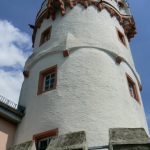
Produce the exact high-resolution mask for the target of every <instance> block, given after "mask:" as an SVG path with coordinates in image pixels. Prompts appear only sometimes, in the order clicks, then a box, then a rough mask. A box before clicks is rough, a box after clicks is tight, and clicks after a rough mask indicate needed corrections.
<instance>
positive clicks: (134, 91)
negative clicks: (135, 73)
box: [126, 74, 140, 102]
mask: <svg viewBox="0 0 150 150" xmlns="http://www.w3.org/2000/svg"><path fill="white" fill-rule="evenodd" d="M126 77H127V82H128V88H129V93H130V95H131V97H133V98H134V99H135V100H136V101H137V102H140V98H139V94H138V90H137V86H136V84H135V82H134V81H133V80H132V78H131V77H130V76H129V75H128V74H126Z"/></svg>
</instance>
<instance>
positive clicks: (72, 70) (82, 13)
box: [15, 0, 148, 146]
mask: <svg viewBox="0 0 150 150" xmlns="http://www.w3.org/2000/svg"><path fill="white" fill-rule="evenodd" d="M32 28H33V30H34V32H33V46H34V48H33V54H32V55H31V56H30V58H29V59H28V60H27V62H26V65H25V69H24V76H25V80H24V83H23V85H22V90H21V95H20V102H19V103H20V104H21V105H23V106H25V107H26V115H25V116H24V118H23V120H22V122H21V123H20V125H19V126H18V130H17V133H16V139H15V141H16V144H18V143H21V142H25V141H28V140H31V139H32V137H33V135H35V134H38V133H41V132H44V131H48V130H52V129H55V128H58V134H59V135H61V134H65V133H69V132H75V131H82V130H84V131H85V132H86V134H87V141H88V145H89V146H97V145H105V144H108V140H109V136H108V131H109V129H110V128H118V127H124V128H137V127H142V128H145V130H146V131H148V129H147V124H146V119H145V114H144V109H143V104H142V100H141V96H140V90H141V82H140V79H139V76H138V73H137V72H136V69H135V67H134V63H133V60H132V55H131V50H130V47H129V42H128V41H129V40H130V39H131V38H132V37H134V34H135V33H136V31H135V23H134V20H133V18H132V16H131V14H130V10H129V7H128V5H127V3H126V2H125V1H124V0H73V1H72V0H45V1H44V2H43V4H42V6H41V9H40V11H39V13H38V14H37V17H36V22H35V26H32Z"/></svg>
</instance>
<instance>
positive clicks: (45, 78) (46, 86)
mask: <svg viewBox="0 0 150 150" xmlns="http://www.w3.org/2000/svg"><path fill="white" fill-rule="evenodd" d="M56 82H57V66H53V67H51V68H47V69H45V70H43V71H41V72H40V75H39V85H38V95H39V94H42V93H43V92H46V91H50V90H53V89H55V88H56Z"/></svg>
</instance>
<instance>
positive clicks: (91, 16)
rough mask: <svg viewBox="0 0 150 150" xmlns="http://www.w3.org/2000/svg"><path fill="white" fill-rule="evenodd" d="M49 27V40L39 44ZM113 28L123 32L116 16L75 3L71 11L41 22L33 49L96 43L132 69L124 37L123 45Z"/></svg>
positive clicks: (67, 47) (39, 50)
mask: <svg viewBox="0 0 150 150" xmlns="http://www.w3.org/2000/svg"><path fill="white" fill-rule="evenodd" d="M49 26H52V34H51V39H50V40H49V41H48V42H46V43H45V44H43V45H42V46H40V47H39V43H40V37H41V33H42V32H43V31H44V30H45V29H47V28H48V27H49ZM116 27H117V28H118V29H119V30H120V31H121V32H122V33H124V30H123V28H122V27H121V26H120V24H119V23H118V21H117V19H116V18H115V17H113V18H112V17H110V14H109V13H108V12H107V11H106V10H103V11H101V12H99V11H98V10H97V9H96V8H95V7H94V6H90V7H88V8H87V9H85V8H83V7H82V6H81V5H77V6H76V7H74V8H73V9H72V10H71V11H70V9H69V10H68V12H67V13H66V15H65V16H64V17H62V16H61V15H60V14H58V15H57V17H56V20H55V21H52V20H51V19H47V20H46V19H45V20H44V21H43V23H42V25H41V28H40V29H38V31H37V36H36V40H35V48H34V52H35V53H38V52H41V51H44V50H46V49H50V50H51V51H53V49H54V48H55V47H58V46H59V50H63V49H69V48H70V47H77V46H96V47H100V48H103V49H107V50H110V51H111V52H114V53H116V54H118V55H120V56H122V57H124V58H125V59H127V61H128V62H129V63H130V64H131V65H132V67H133V68H134V63H133V61H132V56H131V53H130V47H129V43H128V40H127V38H126V43H127V47H125V46H124V45H123V44H122V43H121V42H120V41H119V39H118V35H117V32H116ZM70 36H71V37H73V39H71V38H70Z"/></svg>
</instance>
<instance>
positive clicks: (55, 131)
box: [33, 128, 58, 141]
mask: <svg viewBox="0 0 150 150" xmlns="http://www.w3.org/2000/svg"><path fill="white" fill-rule="evenodd" d="M50 136H58V128H56V129H53V130H49V131H45V132H42V133H38V134H35V135H33V140H35V141H37V140H40V139H43V138H47V137H50Z"/></svg>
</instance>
